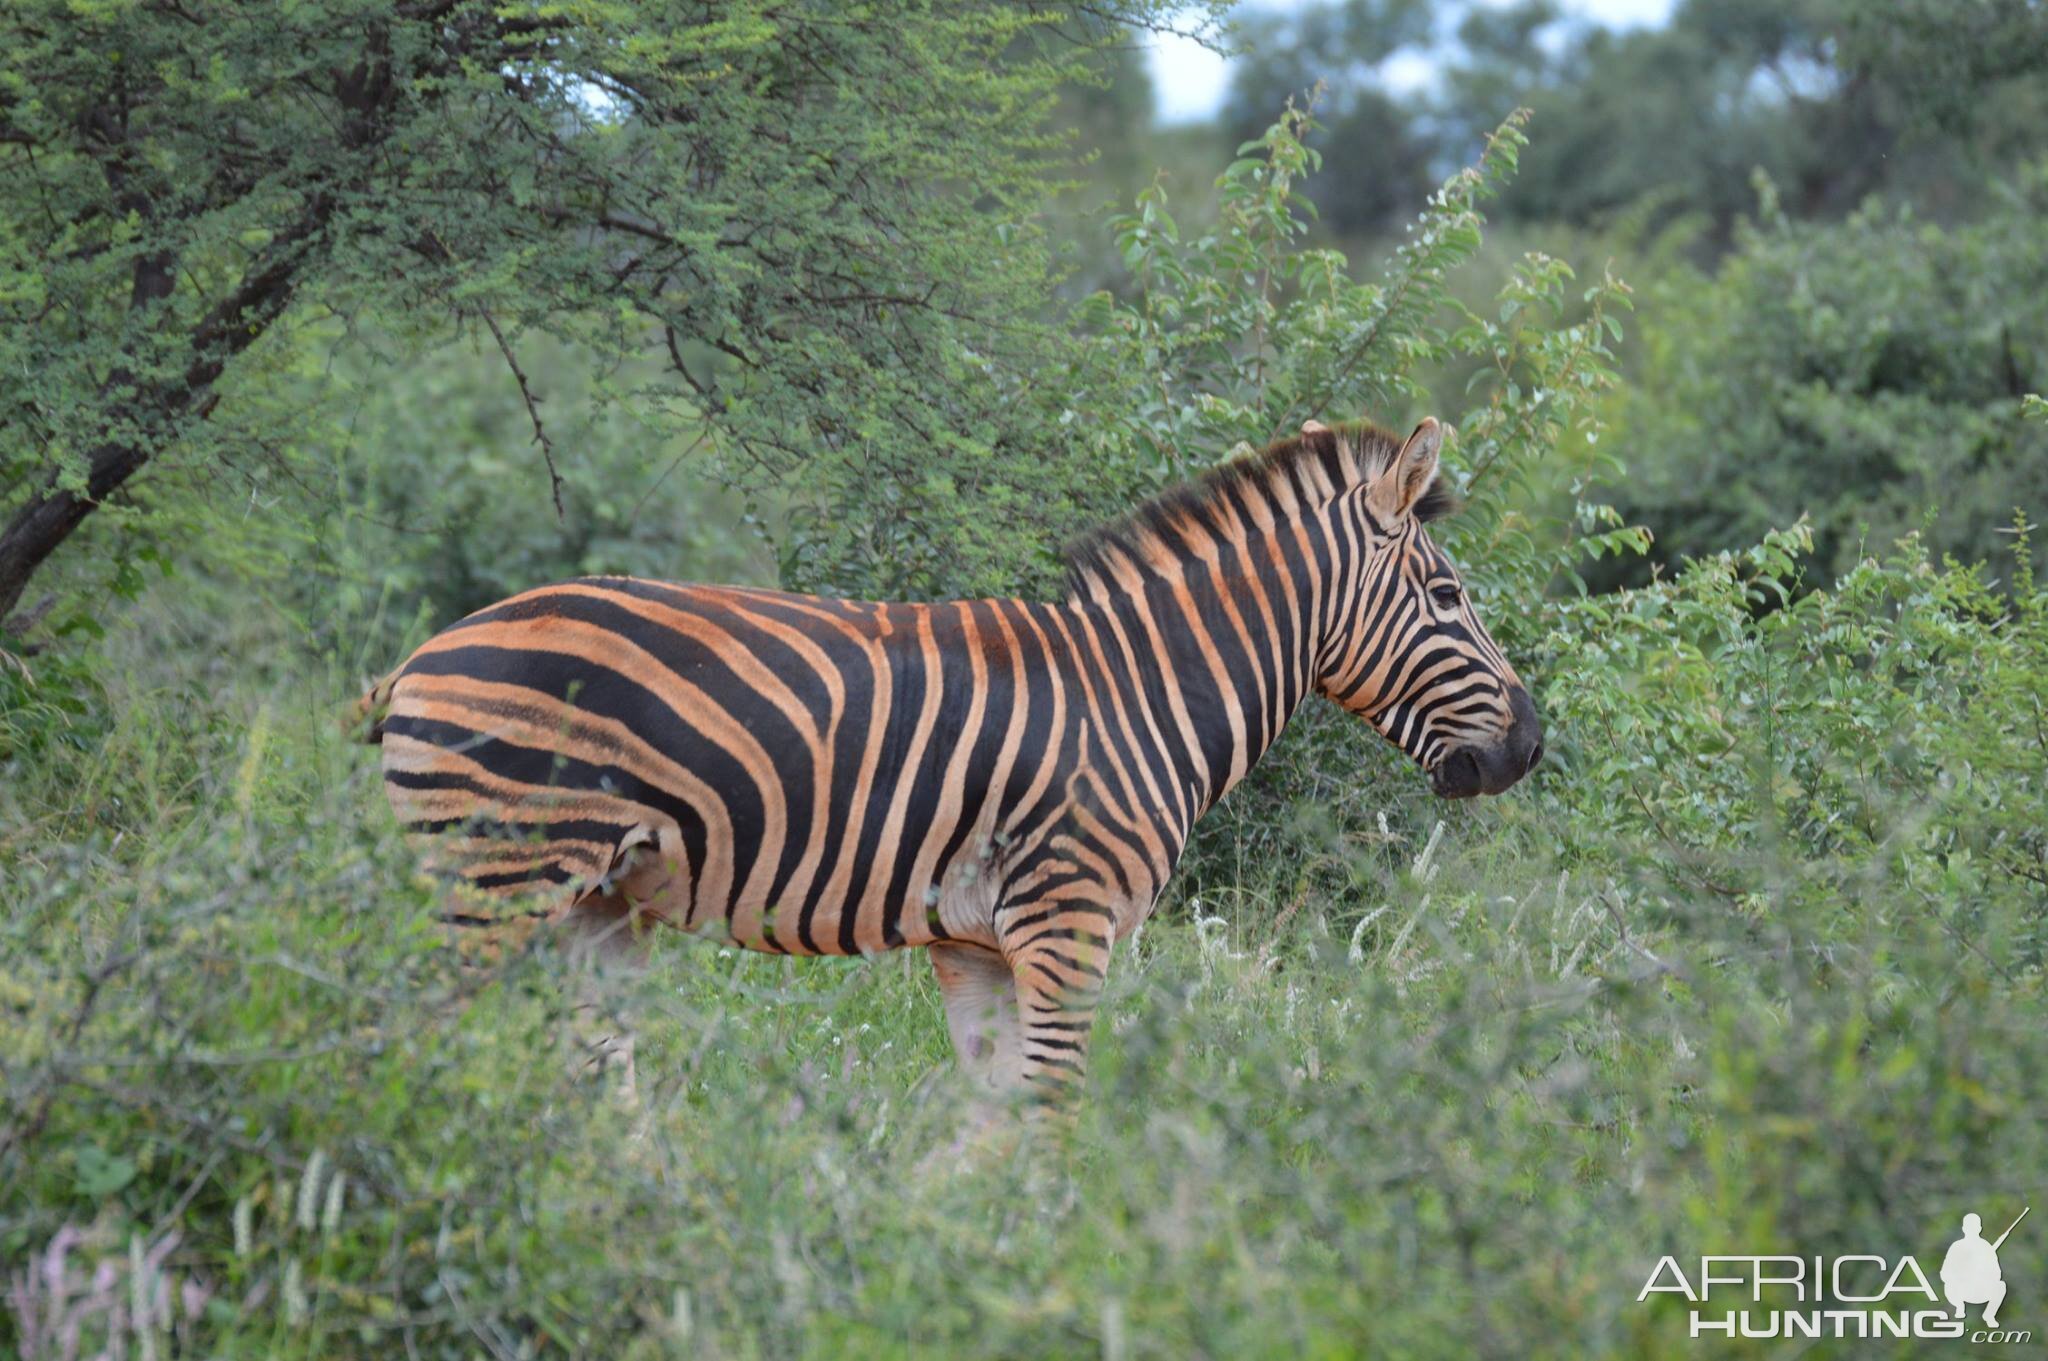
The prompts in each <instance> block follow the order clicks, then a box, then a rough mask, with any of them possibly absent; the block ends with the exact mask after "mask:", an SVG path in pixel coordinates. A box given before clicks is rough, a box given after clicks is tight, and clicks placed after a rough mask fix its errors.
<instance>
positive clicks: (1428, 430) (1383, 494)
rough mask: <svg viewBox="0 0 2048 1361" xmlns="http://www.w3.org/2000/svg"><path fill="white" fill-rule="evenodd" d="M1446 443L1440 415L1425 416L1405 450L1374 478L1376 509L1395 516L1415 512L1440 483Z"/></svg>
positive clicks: (1393, 517) (1372, 494)
mask: <svg viewBox="0 0 2048 1361" xmlns="http://www.w3.org/2000/svg"><path fill="white" fill-rule="evenodd" d="M1443 445H1444V428H1443V426H1441V425H1439V424H1438V423H1437V419H1436V417H1434V416H1424V417H1423V418H1422V424H1420V425H1418V426H1416V427H1415V433H1414V434H1412V435H1410V436H1409V437H1408V442H1407V443H1405V444H1403V445H1402V446H1401V452H1400V453H1398V454H1395V455H1394V458H1393V461H1392V462H1390V463H1388V464H1387V466H1386V469H1385V470H1384V471H1383V472H1381V473H1380V475H1379V477H1378V479H1377V480H1375V481H1374V482H1373V484H1372V490H1371V491H1370V492H1369V493H1368V496H1369V498H1370V499H1371V501H1372V507H1373V509H1374V510H1376V511H1378V512H1379V513H1380V514H1381V515H1383V516H1385V517H1386V518H1388V519H1391V520H1398V519H1401V518H1403V517H1404V516H1407V515H1411V514H1413V513H1414V512H1415V508H1416V506H1417V505H1419V504H1420V503H1421V502H1422V500H1423V498H1424V497H1425V496H1427V495H1428V494H1429V489H1430V488H1431V487H1432V486H1434V485H1435V484H1436V472H1437V454H1438V452H1439V451H1441V450H1442V448H1443Z"/></svg>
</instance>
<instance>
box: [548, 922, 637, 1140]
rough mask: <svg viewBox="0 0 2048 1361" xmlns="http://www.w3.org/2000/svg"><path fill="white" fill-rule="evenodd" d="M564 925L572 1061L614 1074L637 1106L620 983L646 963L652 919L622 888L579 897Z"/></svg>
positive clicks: (621, 1094)
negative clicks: (570, 974) (570, 980)
mask: <svg viewBox="0 0 2048 1361" xmlns="http://www.w3.org/2000/svg"><path fill="white" fill-rule="evenodd" d="M561 929H562V932H563V936H564V940H565V944H566V951H565V953H566V954H567V955H568V957H569V961H570V966H571V968H573V969H574V970H575V974H576V978H575V985H574V986H575V989H576V1001H575V1002H574V1004H573V1005H572V1008H571V1016H572V1020H571V1023H570V1036H571V1040H572V1043H573V1044H574V1049H573V1051H572V1054H571V1064H572V1066H573V1067H574V1068H575V1069H576V1070H577V1071H579V1072H594V1073H596V1074H598V1075H599V1076H600V1077H604V1078H611V1079H613V1080H614V1081H615V1082H616V1086H615V1088H614V1092H615V1094H616V1095H617V1097H618V1099H619V1101H620V1102H621V1103H622V1104H623V1105H626V1106H628V1107H632V1106H636V1105H637V1104H638V1103H639V1073H638V1070H637V1069H636V1067H635V1065H634V1062H633V1050H634V1045H633V1031H632V1027H631V1026H630V1025H629V1024H628V1023H627V1021H626V1019H625V1017H624V1016H622V1015H621V1014H620V1011H619V1007H618V988H617V986H616V985H617V984H618V983H620V982H621V981H626V980H630V979H632V978H634V977H636V976H637V975H638V974H639V973H640V972H641V971H642V970H643V969H645V968H646V965H647V958H648V954H649V923H648V921H647V919H646V918H645V916H644V914H642V913H641V912H639V911H638V910H636V908H635V907H634V905H633V902H632V900H631V899H630V898H629V897H628V896H627V895H626V894H625V893H624V892H623V891H619V890H614V891H612V892H609V893H598V894H593V895H591V896H590V897H587V898H583V899H581V900H579V901H578V902H577V903H576V904H575V905H574V906H573V907H571V908H570V909H569V911H568V912H567V914H565V915H564V917H563V918H562V923H561Z"/></svg>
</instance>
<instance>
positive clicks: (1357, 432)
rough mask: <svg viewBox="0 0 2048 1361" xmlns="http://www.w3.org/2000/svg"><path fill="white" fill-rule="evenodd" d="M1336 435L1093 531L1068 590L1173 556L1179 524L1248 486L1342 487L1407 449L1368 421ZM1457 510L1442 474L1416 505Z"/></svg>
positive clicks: (1197, 485)
mask: <svg viewBox="0 0 2048 1361" xmlns="http://www.w3.org/2000/svg"><path fill="white" fill-rule="evenodd" d="M1330 431H1331V433H1332V434H1334V435H1335V436H1336V438H1335V439H1329V438H1325V437H1323V436H1321V435H1314V436H1309V435H1295V436H1292V437H1291V438H1288V439H1280V440H1274V441H1273V442H1272V443H1271V444H1268V445H1267V446H1266V447H1265V448H1264V449H1261V450H1259V451H1258V452H1257V453H1255V454H1246V455H1243V456H1242V457H1239V458H1234V459H1231V460H1230V461H1229V462H1227V463H1219V464H1217V465H1216V466H1215V467H1213V468H1210V469H1209V470H1208V471H1206V472H1204V473H1202V474H1200V475H1199V476H1197V477H1195V478H1194V479H1193V480H1191V481H1188V482H1185V483H1182V484H1181V485H1180V486H1178V487H1174V488H1172V489H1170V490H1168V491H1165V492H1162V493H1160V494H1159V495H1158V496H1155V497H1153V498H1152V499H1151V500H1149V501H1146V502H1145V503H1143V504H1142V505H1140V506H1138V507H1137V508H1136V509H1135V510H1133V511H1131V512H1130V513H1129V514H1127V515H1125V516H1123V517H1121V518H1119V519H1116V520H1112V521H1110V522H1109V523H1107V524H1104V525H1099V526H1097V527H1096V528H1095V529H1092V530H1090V531H1089V532H1088V533H1086V534H1084V535H1082V536H1081V538H1080V539H1078V540H1076V541H1075V542H1074V543H1073V544H1072V545H1070V546H1069V547H1068V549H1067V551H1066V555H1065V556H1066V562H1067V589H1068V591H1069V592H1070V593H1072V594H1075V595H1084V594H1086V593H1087V590H1088V587H1089V586H1090V584H1091V583H1094V582H1098V581H1102V580H1105V579H1107V578H1108V577H1110V576H1111V575H1113V573H1114V571H1115V568H1116V565H1117V563H1118V562H1119V561H1121V562H1126V563H1130V564H1132V565H1135V566H1139V567H1141V568H1142V566H1143V564H1144V563H1146V562H1147V561H1149V560H1150V559H1151V557H1152V556H1153V555H1152V554H1151V553H1149V552H1148V551H1147V550H1148V549H1150V548H1153V547H1161V548H1165V549H1166V550H1167V551H1168V552H1169V553H1171V552H1172V546H1173V544H1174V543H1175V541H1176V539H1177V538H1178V532H1179V530H1180V528H1181V526H1183V525H1185V524H1187V523H1189V522H1190V521H1194V522H1198V523H1199V522H1201V521H1203V520H1205V519H1206V520H1209V521H1211V522H1212V523H1214V522H1215V517H1212V516H1208V515H1206V514H1205V512H1206V511H1208V510H1209V509H1210V508H1212V507H1227V506H1228V503H1229V501H1230V499H1231V496H1232V494H1233V493H1235V492H1238V491H1240V490H1241V489H1243V488H1247V487H1249V488H1254V489H1259V490H1264V489H1266V488H1269V487H1274V486H1277V485H1280V484H1284V483H1287V482H1289V481H1292V482H1293V483H1294V485H1295V486H1296V488H1298V489H1305V490H1306V489H1313V488H1315V487H1317V486H1319V485H1322V484H1323V483H1327V484H1328V485H1330V486H1334V487H1336V488H1338V489H1340V490H1342V489H1346V488H1349V487H1353V486H1356V485H1358V484H1359V483H1361V482H1366V481H1370V480H1371V479H1372V478H1374V477H1377V476H1378V475H1379V474H1380V473H1382V472H1384V471H1385V470H1386V467H1387V465H1388V464H1389V463H1391V462H1393V460H1394V456H1395V455H1396V454H1398V453H1400V452H1401V437H1400V436H1398V435H1396V434H1394V433H1393V432H1392V431H1389V430H1385V429H1382V428H1381V427H1379V426H1377V425H1374V424H1373V423H1372V422H1370V421H1347V422H1345V423H1343V424H1340V425H1334V426H1331V427H1330ZM1311 464H1320V465H1321V466H1320V469H1319V470H1318V469H1317V468H1314V467H1309V466H1306V465H1311ZM1318 471H1320V473H1321V474H1322V476H1321V477H1320V478H1319V477H1317V476H1316V473H1317V472H1318ZM1297 474H1299V476H1297ZM1456 508H1457V498H1456V497H1455V496H1454V495H1453V494H1452V493H1451V491H1450V489H1449V488H1448V487H1447V486H1445V484H1444V479H1442V478H1441V477H1440V478H1438V479H1437V480H1436V482H1435V483H1433V484H1432V485H1431V486H1430V489H1429V490H1428V491H1427V492H1425V493H1424V494H1423V497H1422V500H1420V501H1419V502H1417V503H1416V506H1415V509H1414V512H1413V514H1414V515H1415V517H1416V518H1417V519H1420V520H1423V521H1429V520H1439V519H1442V518H1443V517H1444V516H1446V515H1448V514H1450V513H1451V512H1452V511H1453V510H1455V509H1456Z"/></svg>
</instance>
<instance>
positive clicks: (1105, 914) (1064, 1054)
mask: <svg viewBox="0 0 2048 1361" xmlns="http://www.w3.org/2000/svg"><path fill="white" fill-rule="evenodd" d="M999 921H1000V925H999V930H1000V933H1001V939H1002V943H1003V955H1004V958H1006V959H1008V960H1009V962H1010V970H1011V972H1012V974H1014V975H1015V977H1016V981H1017V1010H1018V1020H1019V1023H1020V1026H1021V1031H1022V1036H1021V1044H1020V1046H1019V1053H1018V1067H1017V1079H1018V1081H1019V1083H1020V1084H1021V1085H1022V1087H1023V1088H1024V1089H1025V1090H1026V1091H1028V1092H1029V1093H1030V1094H1031V1095H1032V1096H1033V1097H1034V1098H1036V1099H1038V1100H1040V1101H1042V1102H1043V1103H1045V1104H1046V1105H1048V1106H1062V1105H1065V1104H1066V1103H1067V1102H1068V1101H1069V1099H1070V1098H1071V1097H1073V1096H1075V1095H1077V1094H1078V1093H1079V1092H1080V1089H1081V1085H1082V1083H1083V1082H1084V1081H1085V1080H1086V1078H1087V1075H1088V1037H1089V1034H1090V1032H1092V1031H1093V1030H1094V1028H1095V1007H1096V1003H1097V1001H1098V1000H1099V999H1100V998H1101V996H1102V985H1103V982H1104V980H1105V979H1106V978H1107V977H1108V974H1109V954H1110V947H1111V945H1112V944H1113V943H1114V942H1115V939H1116V916H1115V914H1114V913H1113V912H1112V911H1111V910H1110V908H1109V907H1108V906H1107V905H1105V904H1104V903H1101V902H1096V901H1093V900H1086V899H1080V898H1061V899H1056V900H1052V901H1043V900H1041V901H1039V902H1035V903H1024V904H1018V905H1016V906H1014V907H1012V908H1011V909H1010V910H1009V911H1007V912H1005V913H1003V914H1002V916H1001V918H1000V919H999Z"/></svg>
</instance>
